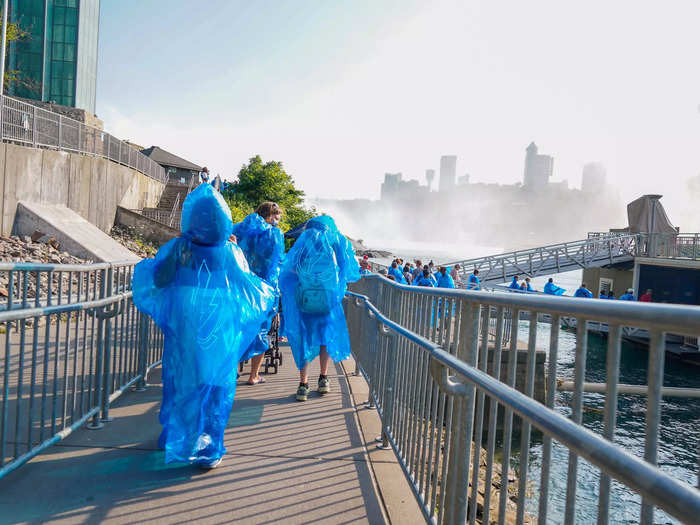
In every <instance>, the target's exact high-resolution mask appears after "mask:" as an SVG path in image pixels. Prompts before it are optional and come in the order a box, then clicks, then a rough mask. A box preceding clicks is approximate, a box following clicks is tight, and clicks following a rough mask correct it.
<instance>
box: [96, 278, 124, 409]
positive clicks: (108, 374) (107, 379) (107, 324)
mask: <svg viewBox="0 0 700 525" xmlns="http://www.w3.org/2000/svg"><path fill="white" fill-rule="evenodd" d="M113 276H114V270H113V268H112V266H111V265H110V267H109V269H108V270H107V295H106V296H107V297H109V296H111V295H112V294H113V292H114V290H113ZM112 306H113V308H111V309H109V310H105V309H100V310H98V313H97V315H98V319H100V321H101V322H102V324H103V326H104V332H103V335H104V343H103V348H104V365H103V370H104V380H103V381H102V388H103V390H104V393H103V394H102V416H101V417H100V420H101V421H103V422H105V423H107V422H109V421H112V419H113V418H111V417H110V416H109V396H110V395H111V393H112V392H111V390H112V317H114V316H115V315H116V314H117V312H118V311H119V306H120V305H119V304H118V303H115V304H114V305H112Z"/></svg>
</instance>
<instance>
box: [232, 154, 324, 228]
mask: <svg viewBox="0 0 700 525" xmlns="http://www.w3.org/2000/svg"><path fill="white" fill-rule="evenodd" d="M224 198H225V199H226V201H227V202H228V204H229V206H230V207H231V214H232V215H233V218H234V221H236V222H238V221H240V220H242V219H243V218H244V217H245V216H246V215H248V214H249V213H251V212H252V211H253V210H255V208H256V207H257V206H258V204H260V203H261V202H265V201H272V202H276V203H277V204H279V206H280V207H281V208H282V210H284V213H283V214H282V222H281V224H280V228H282V231H287V230H289V229H290V228H294V227H295V226H297V225H299V224H301V223H303V222H304V221H306V220H308V219H310V218H311V217H313V216H314V215H316V210H315V209H314V208H311V209H307V208H305V207H304V192H303V191H302V190H300V189H298V188H297V187H296V186H295V185H294V179H293V178H292V177H291V175H289V174H288V173H287V172H286V171H285V170H284V167H283V166H282V163H281V162H276V161H270V162H263V160H262V159H261V158H260V155H256V156H255V157H253V158H251V159H250V161H249V162H248V164H246V165H244V166H243V167H242V168H241V171H239V172H238V180H236V181H235V182H234V183H233V184H231V185H230V186H229V187H228V188H227V189H226V191H225V192H224Z"/></svg>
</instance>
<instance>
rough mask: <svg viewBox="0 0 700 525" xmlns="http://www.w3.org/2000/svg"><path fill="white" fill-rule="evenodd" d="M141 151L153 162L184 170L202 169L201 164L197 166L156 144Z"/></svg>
mask: <svg viewBox="0 0 700 525" xmlns="http://www.w3.org/2000/svg"><path fill="white" fill-rule="evenodd" d="M141 153H143V154H144V155H146V156H147V157H150V158H151V159H152V160H153V161H154V162H157V163H158V164H160V165H161V166H172V167H173V168H182V169H186V170H197V171H201V170H202V168H201V166H197V165H196V164H194V163H192V162H190V161H189V160H185V159H183V158H182V157H178V156H177V155H173V154H172V153H170V152H169V151H165V150H164V149H162V148H159V147H158V146H151V147H150V148H146V149H142V150H141Z"/></svg>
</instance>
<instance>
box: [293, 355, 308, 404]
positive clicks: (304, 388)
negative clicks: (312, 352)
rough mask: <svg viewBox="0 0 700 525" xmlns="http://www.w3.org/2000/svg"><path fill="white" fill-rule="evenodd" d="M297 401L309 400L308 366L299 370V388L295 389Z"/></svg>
mask: <svg viewBox="0 0 700 525" xmlns="http://www.w3.org/2000/svg"><path fill="white" fill-rule="evenodd" d="M296 397H297V401H306V400H307V399H308V398H309V365H308V364H307V365H305V366H304V368H302V369H301V370H299V388H297V394H296Z"/></svg>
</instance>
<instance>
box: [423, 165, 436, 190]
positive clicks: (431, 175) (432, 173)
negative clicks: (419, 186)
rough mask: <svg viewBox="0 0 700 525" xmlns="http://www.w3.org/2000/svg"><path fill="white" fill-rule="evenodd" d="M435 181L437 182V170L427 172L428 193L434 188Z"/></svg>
mask: <svg viewBox="0 0 700 525" xmlns="http://www.w3.org/2000/svg"><path fill="white" fill-rule="evenodd" d="M434 180H435V170H425V181H426V182H427V183H428V191H430V188H431V187H432V185H433V181H434Z"/></svg>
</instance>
